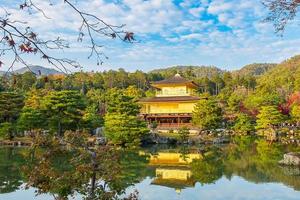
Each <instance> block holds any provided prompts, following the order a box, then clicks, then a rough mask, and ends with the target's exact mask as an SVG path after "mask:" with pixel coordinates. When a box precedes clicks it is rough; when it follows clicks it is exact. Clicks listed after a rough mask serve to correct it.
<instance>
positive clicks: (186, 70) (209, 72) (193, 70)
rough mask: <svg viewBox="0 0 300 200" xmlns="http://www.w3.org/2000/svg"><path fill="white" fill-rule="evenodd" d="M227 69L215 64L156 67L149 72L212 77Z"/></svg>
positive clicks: (167, 75) (164, 74) (165, 75)
mask: <svg viewBox="0 0 300 200" xmlns="http://www.w3.org/2000/svg"><path fill="white" fill-rule="evenodd" d="M224 72H225V71H223V70H221V69H219V68H217V67H215V66H173V67H167V68H162V69H155V70H152V71H150V72H149V73H150V74H151V73H154V74H160V75H162V76H163V77H170V76H174V74H176V73H180V74H182V75H183V76H185V77H196V78H205V77H208V78H211V77H213V76H216V75H222V74H223V73H224Z"/></svg>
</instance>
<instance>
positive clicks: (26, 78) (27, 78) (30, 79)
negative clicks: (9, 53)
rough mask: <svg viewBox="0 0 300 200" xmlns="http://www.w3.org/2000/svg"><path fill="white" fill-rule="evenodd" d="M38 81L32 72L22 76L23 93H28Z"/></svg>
mask: <svg viewBox="0 0 300 200" xmlns="http://www.w3.org/2000/svg"><path fill="white" fill-rule="evenodd" d="M36 80H37V79H36V77H35V75H34V74H33V73H32V72H25V73H24V74H22V76H21V89H22V90H23V91H28V90H29V89H30V88H31V87H32V86H33V84H34V83H35V82H36Z"/></svg>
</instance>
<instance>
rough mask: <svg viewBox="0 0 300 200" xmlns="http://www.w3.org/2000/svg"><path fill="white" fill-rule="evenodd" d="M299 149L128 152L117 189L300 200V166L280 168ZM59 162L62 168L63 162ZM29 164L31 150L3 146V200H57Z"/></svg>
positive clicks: (251, 146) (170, 199) (152, 194)
mask: <svg viewBox="0 0 300 200" xmlns="http://www.w3.org/2000/svg"><path fill="white" fill-rule="evenodd" d="M297 148H298V147H294V146H282V145H278V144H272V145H269V144H268V143H267V142H265V141H263V140H256V139H253V138H247V137H244V138H235V139H234V140H233V141H232V143H230V144H227V145H221V146H215V145H205V146H179V147H178V146H172V147H170V146H150V147H144V148H142V149H139V150H134V151H133V150H131V151H129V150H128V151H122V152H121V154H122V155H121V162H120V163H121V171H122V175H120V177H119V179H118V181H119V182H118V184H116V183H114V186H116V185H117V186H118V187H119V188H121V189H122V191H123V192H124V193H122V192H120V196H125V195H126V194H129V193H131V192H133V191H135V190H137V191H138V193H139V194H138V195H139V197H140V199H145V200H156V199H164V200H174V199H188V200H190V199H192V200H193V199H195V200H196V199H199V200H200V199H201V200H204V199H209V200H211V199H212V200H219V199H220V200H221V199H241V200H247V199H249V200H250V199H251V200H252V199H253V200H254V199H255V200H260V199H261V200H277V199H278V200H282V199H284V200H296V199H297V200H299V199H300V168H298V167H284V166H280V165H278V164H277V162H278V161H279V160H280V159H281V158H282V155H283V154H284V153H285V152H288V151H296V150H299V149H297ZM57 162H60V163H57V166H58V167H59V165H61V164H62V163H63V162H62V161H57ZM29 163H30V162H29V161H28V149H27V148H9V147H2V148H0V199H5V200H17V199H20V200H31V199H38V200H49V199H54V196H53V194H55V193H56V192H58V191H59V189H60V188H59V187H55V188H54V187H53V185H52V186H51V185H49V186H47V188H48V189H49V190H47V192H45V191H44V192H42V194H39V195H37V193H36V190H37V188H35V186H30V185H29V186H28V185H27V181H28V174H27V173H28V171H27V172H26V171H24V170H23V169H24V166H25V167H26V166H27V165H29ZM33 169H34V168H33ZM31 173H33V171H32V172H31ZM112 173H113V172H112ZM34 174H35V175H36V173H34ZM31 175H32V174H31ZM112 185H113V184H112ZM120 191H121V190H120ZM79 193H80V191H76V193H75V194H74V195H73V196H69V199H82V198H84V193H80V194H79Z"/></svg>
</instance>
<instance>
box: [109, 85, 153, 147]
mask: <svg viewBox="0 0 300 200" xmlns="http://www.w3.org/2000/svg"><path fill="white" fill-rule="evenodd" d="M138 113H139V105H137V103H136V102H135V101H134V99H133V98H132V97H129V96H126V95H124V94H123V93H120V92H119V91H115V92H113V93H111V94H110V102H109V103H108V109H107V114H106V115H105V117H104V126H105V136H106V137H107V138H108V140H110V141H111V142H112V143H113V144H119V145H126V146H129V145H133V146H135V145H139V144H140V141H141V138H142V136H144V135H145V134H147V133H148V132H149V130H148V129H147V126H146V123H145V122H144V121H142V120H140V119H139V118H138V116H137V115H138Z"/></svg>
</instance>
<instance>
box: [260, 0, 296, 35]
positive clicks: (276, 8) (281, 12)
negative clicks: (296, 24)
mask: <svg viewBox="0 0 300 200" xmlns="http://www.w3.org/2000/svg"><path fill="white" fill-rule="evenodd" d="M262 3H263V5H264V6H265V7H266V8H267V9H268V10H269V14H268V16H267V17H266V19H265V21H267V22H272V23H273V25H274V28H275V32H276V33H278V34H282V33H283V32H284V30H285V27H286V25H287V24H288V22H289V21H292V20H293V19H294V18H295V17H296V14H297V11H298V7H299V6H300V0H262Z"/></svg>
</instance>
